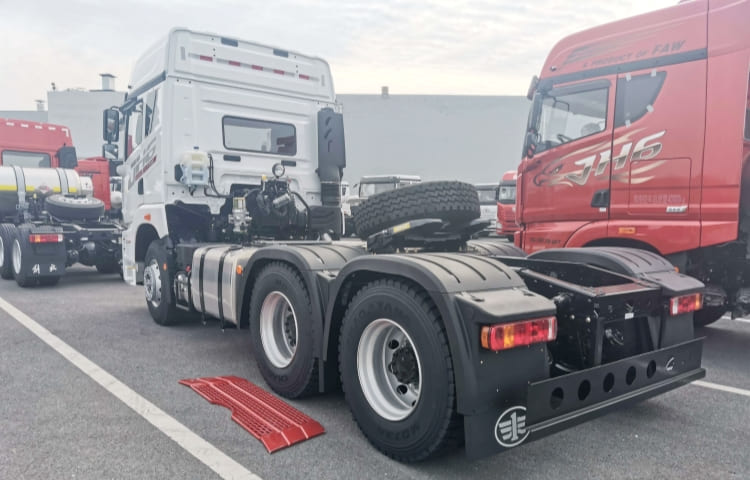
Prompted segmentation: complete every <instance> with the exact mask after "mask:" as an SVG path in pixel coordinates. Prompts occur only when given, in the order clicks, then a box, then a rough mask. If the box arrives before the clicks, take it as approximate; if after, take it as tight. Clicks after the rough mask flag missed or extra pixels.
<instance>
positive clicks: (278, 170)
mask: <svg viewBox="0 0 750 480" xmlns="http://www.w3.org/2000/svg"><path fill="white" fill-rule="evenodd" d="M271 171H272V172H273V176H274V177H276V178H279V177H283V176H284V172H285V171H286V169H285V168H284V165H282V164H280V163H277V164H275V165H274V166H273V169H272V170H271Z"/></svg>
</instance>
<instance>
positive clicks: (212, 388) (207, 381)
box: [180, 376, 325, 453]
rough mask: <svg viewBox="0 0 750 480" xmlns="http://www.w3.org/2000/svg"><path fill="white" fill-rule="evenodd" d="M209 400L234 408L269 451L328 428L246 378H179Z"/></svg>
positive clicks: (234, 417)
mask: <svg viewBox="0 0 750 480" xmlns="http://www.w3.org/2000/svg"><path fill="white" fill-rule="evenodd" d="M180 383H181V384H182V385H187V386H188V387H190V388H192V389H193V390H195V391H196V392H198V394H199V395H200V396H202V397H203V398H205V399H206V400H208V401H209V402H211V403H213V404H216V405H221V406H222V407H226V408H228V409H229V410H231V411H232V420H234V421H235V422H237V423H238V424H240V426H242V428H244V429H245V430H247V431H248V432H250V434H251V435H252V436H254V437H255V438H257V439H258V440H260V441H261V442H262V443H263V445H265V447H266V449H267V450H268V452H269V453H273V452H275V451H276V450H280V449H282V448H286V447H289V446H291V445H293V444H295V443H298V442H301V441H303V440H307V439H308V438H312V437H315V436H317V435H320V434H322V433H324V432H325V429H324V428H323V426H322V425H321V424H319V423H318V422H316V421H315V420H313V419H312V418H310V417H308V416H307V415H305V414H304V413H302V412H300V411H299V410H297V409H296V408H294V407H292V406H291V405H289V404H288V403H286V402H284V401H283V400H281V399H279V398H277V397H275V396H274V395H271V394H270V393H268V392H267V391H265V390H263V389H262V388H260V387H258V386H257V385H254V384H252V383H250V382H248V381H247V380H245V379H244V378H239V377H234V376H226V377H206V378H195V379H186V380H180Z"/></svg>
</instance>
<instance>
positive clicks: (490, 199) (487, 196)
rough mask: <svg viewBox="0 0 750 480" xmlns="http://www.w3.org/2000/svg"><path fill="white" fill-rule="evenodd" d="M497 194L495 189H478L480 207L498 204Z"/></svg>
mask: <svg viewBox="0 0 750 480" xmlns="http://www.w3.org/2000/svg"><path fill="white" fill-rule="evenodd" d="M495 192H496V190H495V188H494V187H490V188H488V187H482V188H477V193H478V194H479V204H480V205H495V204H497V198H496V197H495Z"/></svg>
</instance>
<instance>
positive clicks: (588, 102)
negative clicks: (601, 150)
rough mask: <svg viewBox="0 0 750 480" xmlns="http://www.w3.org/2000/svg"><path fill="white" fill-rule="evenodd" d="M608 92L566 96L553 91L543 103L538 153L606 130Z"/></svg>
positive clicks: (605, 89) (599, 88)
mask: <svg viewBox="0 0 750 480" xmlns="http://www.w3.org/2000/svg"><path fill="white" fill-rule="evenodd" d="M608 98H609V88H608V87H602V86H597V87H594V88H592V89H587V90H577V91H574V92H570V93H567V92H566V89H560V90H559V91H557V92H556V91H555V90H552V91H550V92H548V93H546V94H545V95H544V97H543V99H542V110H541V115H540V118H539V136H540V139H541V142H540V144H539V145H538V148H537V150H538V151H540V150H546V149H549V148H553V147H556V146H558V145H561V144H563V143H568V142H572V141H574V140H578V139H579V138H583V137H588V136H589V135H594V134H596V133H599V132H603V131H604V130H605V129H606V128H607V102H608Z"/></svg>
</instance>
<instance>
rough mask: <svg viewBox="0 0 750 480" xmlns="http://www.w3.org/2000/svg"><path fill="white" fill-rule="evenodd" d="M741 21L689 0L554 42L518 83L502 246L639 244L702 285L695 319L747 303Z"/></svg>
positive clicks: (749, 174) (730, 1)
mask: <svg viewBox="0 0 750 480" xmlns="http://www.w3.org/2000/svg"><path fill="white" fill-rule="evenodd" d="M748 19H750V1H748V0H739V1H738V0H695V1H690V2H681V3H679V4H678V5H675V6H672V7H669V8H665V9H662V10H658V11H654V12H651V13H647V14H644V15H639V16H636V17H632V18H628V19H625V20H621V21H617V22H614V23H610V24H608V25H603V26H600V27H596V28H592V29H589V30H586V31H582V32H579V33H576V34H574V35H571V36H569V37H567V38H564V39H563V40H561V41H560V42H559V43H558V44H557V45H556V46H555V47H554V48H553V49H552V51H551V52H550V54H549V56H548V57H547V60H546V61H545V63H544V67H543V69H542V72H541V74H540V76H539V77H534V79H533V80H532V84H531V87H530V89H529V99H531V100H533V103H532V107H531V113H530V115H529V123H528V129H527V134H526V139H525V145H524V158H523V161H522V163H521V165H520V167H519V170H518V190H519V194H518V206H517V213H518V222H519V223H520V224H521V225H522V231H521V232H520V233H519V234H518V235H517V236H516V244H517V245H518V246H520V247H522V248H523V249H524V250H525V251H526V252H528V253H532V252H536V251H539V250H543V249H548V248H552V247H582V246H627V247H636V248H641V249H647V250H651V251H653V252H657V253H659V254H661V255H663V256H666V257H667V258H668V259H669V260H670V261H671V262H672V263H673V264H674V265H675V266H676V267H677V268H679V270H680V271H681V272H686V273H688V274H689V275H692V276H694V277H696V278H698V279H700V280H701V281H703V282H704V283H706V284H707V286H708V289H707V292H706V297H705V305H704V307H705V308H704V309H703V310H701V311H700V312H697V313H696V323H697V324H708V323H711V322H712V321H715V320H717V319H718V318H720V317H721V316H722V315H723V314H724V312H726V311H727V310H731V311H732V313H733V314H734V315H742V314H746V313H748V312H750V262H749V261H748V259H750V237H749V236H750V162H748V159H749V158H750V93H749V91H748V83H749V72H750V29H749V28H748Z"/></svg>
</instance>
